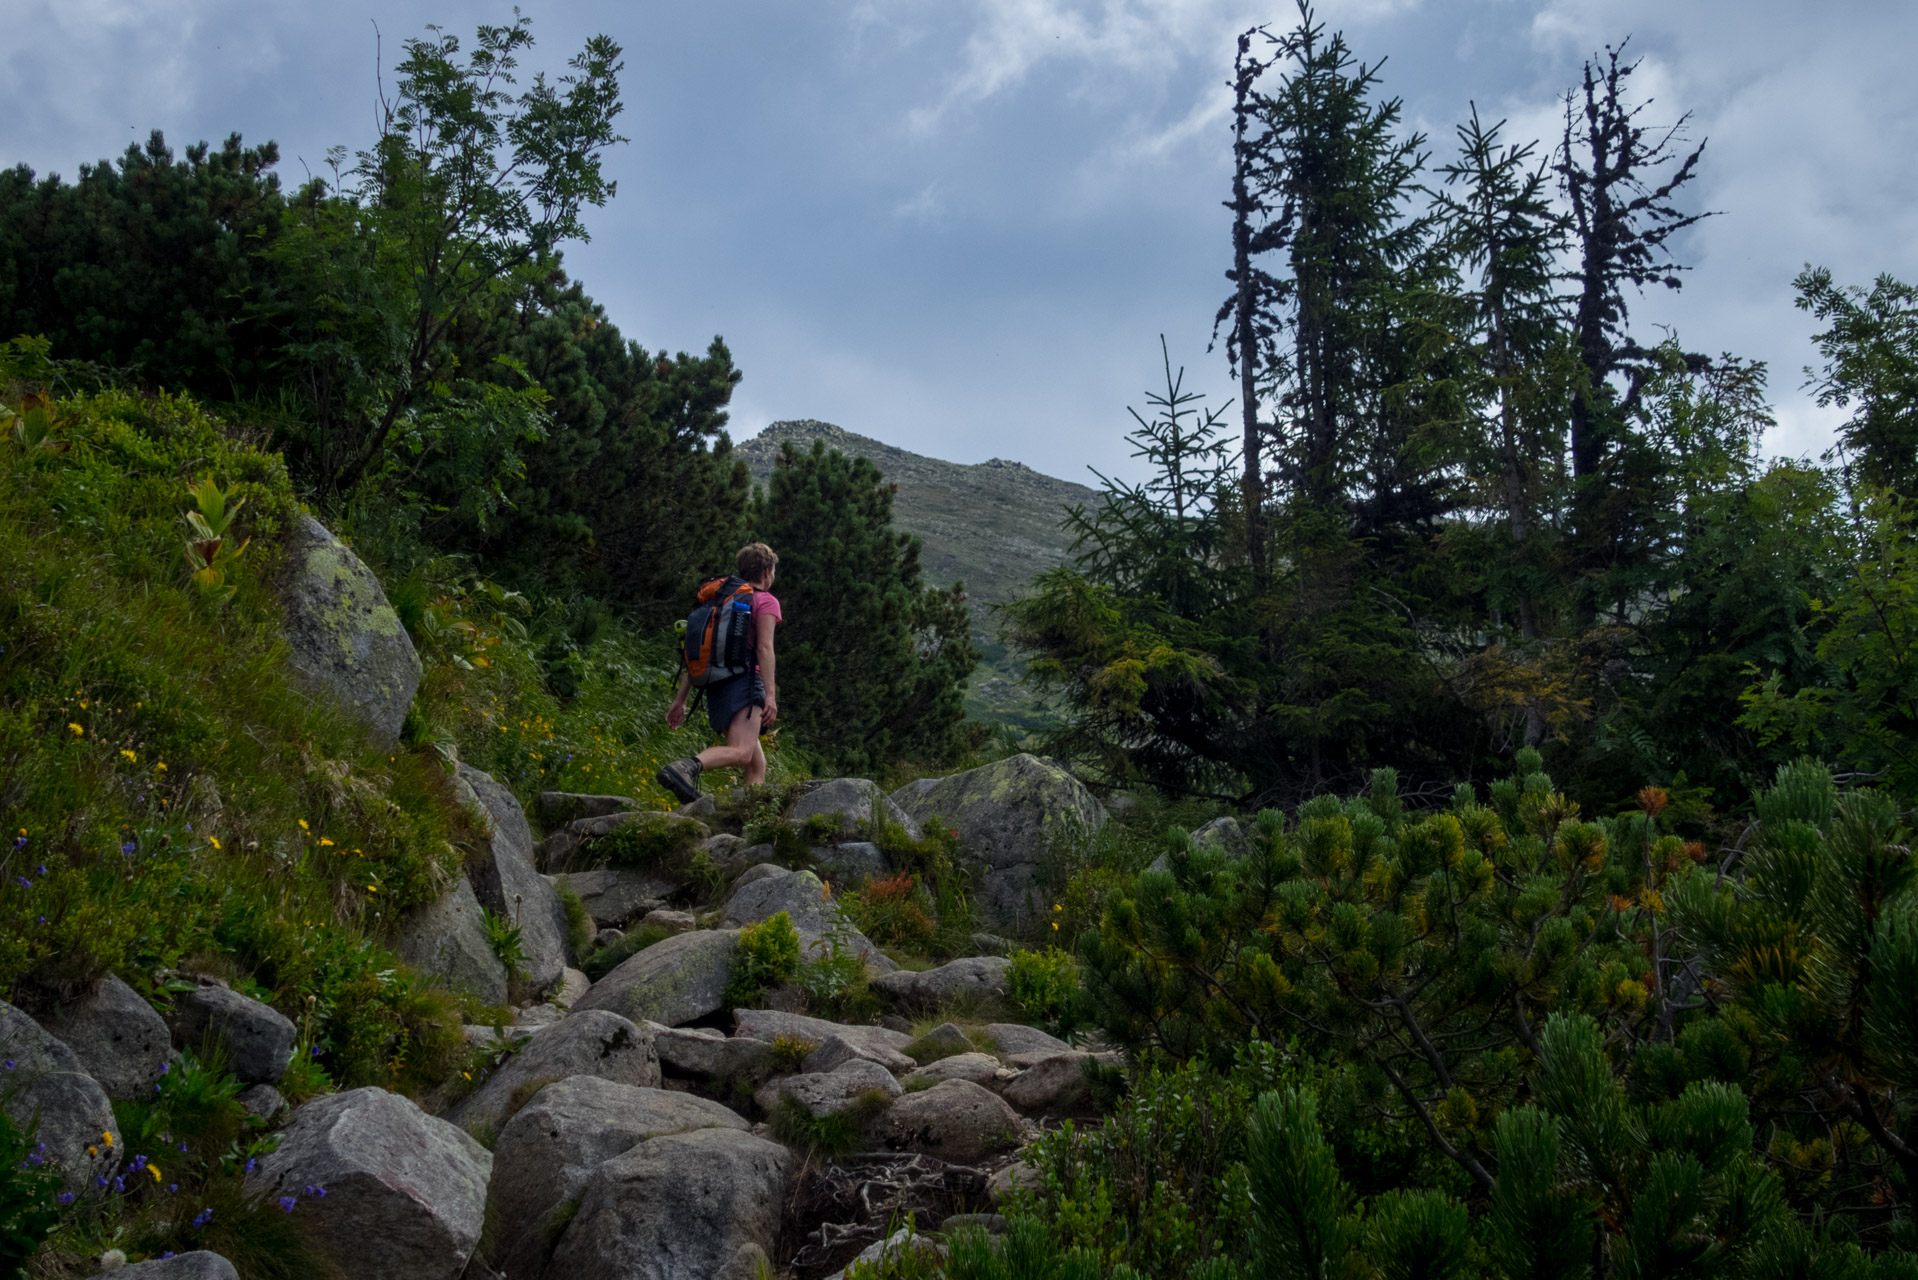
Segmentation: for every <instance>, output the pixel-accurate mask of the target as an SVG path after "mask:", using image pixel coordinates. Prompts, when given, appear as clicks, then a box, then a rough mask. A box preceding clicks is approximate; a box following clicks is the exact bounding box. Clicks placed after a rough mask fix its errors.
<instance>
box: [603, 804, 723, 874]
mask: <svg viewBox="0 0 1918 1280" xmlns="http://www.w3.org/2000/svg"><path fill="white" fill-rule="evenodd" d="M702 830H703V828H701V826H700V825H699V824H698V823H696V822H688V821H687V820H686V819H684V818H677V817H673V816H671V815H668V814H663V813H646V814H637V815H635V816H633V817H632V818H629V819H627V820H626V821H624V822H622V823H620V824H619V825H618V826H616V827H614V828H613V829H612V830H611V831H609V832H607V833H606V834H605V835H603V836H595V837H594V838H593V839H592V841H591V843H590V844H588V845H587V848H586V856H587V857H588V858H589V859H590V860H591V862H592V863H594V864H596V865H604V866H613V867H633V868H635V869H637V870H641V871H664V872H674V871H679V870H682V869H683V868H684V867H685V865H686V863H687V861H688V860H689V859H690V858H691V857H692V852H693V850H694V849H695V848H696V847H698V845H699V842H700V841H701V840H703V839H705V836H704V835H703V834H702Z"/></svg>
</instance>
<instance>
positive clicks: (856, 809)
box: [786, 778, 920, 840]
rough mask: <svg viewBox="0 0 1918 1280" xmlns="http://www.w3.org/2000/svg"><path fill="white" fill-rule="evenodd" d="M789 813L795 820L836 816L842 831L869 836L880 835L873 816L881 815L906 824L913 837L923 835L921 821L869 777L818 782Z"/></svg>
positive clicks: (885, 820) (906, 828) (880, 816)
mask: <svg viewBox="0 0 1918 1280" xmlns="http://www.w3.org/2000/svg"><path fill="white" fill-rule="evenodd" d="M786 816H787V817H788V818H790V819H791V820H792V821H794V822H804V821H805V820H806V819H808V818H817V817H831V818H837V819H839V820H840V830H842V831H846V832H856V833H858V834H860V835H863V836H867V837H871V836H875V835H877V834H878V832H876V831H874V830H873V829H872V821H873V819H874V818H878V819H880V820H881V821H883V822H889V823H891V824H892V825H894V826H897V827H904V828H905V831H906V834H907V835H908V836H910V837H912V838H913V839H914V840H917V839H919V837H920V830H919V823H918V822H916V821H915V820H914V819H913V817H912V816H911V815H910V814H908V813H907V812H906V811H905V810H904V809H902V808H900V807H899V806H898V805H897V804H896V803H894V801H893V800H892V798H891V797H890V796H888V795H887V794H886V793H885V792H884V791H881V790H880V789H879V784H878V783H876V782H873V781H870V780H869V779H866V778H831V779H828V780H827V781H825V782H819V783H815V784H813V785H812V786H811V787H809V788H807V790H806V793H805V794H804V795H802V796H800V797H799V799H798V800H797V801H796V802H795V803H794V804H793V807H792V810H791V812H790V813H788V814H787V815H786Z"/></svg>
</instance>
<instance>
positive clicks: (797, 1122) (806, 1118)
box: [770, 1089, 891, 1156]
mask: <svg viewBox="0 0 1918 1280" xmlns="http://www.w3.org/2000/svg"><path fill="white" fill-rule="evenodd" d="M890 1101H891V1099H889V1098H888V1097H886V1095H885V1094H883V1093H881V1092H880V1091H879V1090H877V1089H873V1090H869V1091H868V1092H866V1093H862V1094H860V1095H859V1097H858V1098H856V1099H854V1100H853V1102H852V1104H851V1105H850V1106H848V1107H845V1108H843V1109H842V1110H839V1111H835V1112H833V1113H831V1114H830V1115H823V1116H816V1115H814V1114H813V1113H812V1112H810V1111H808V1110H806V1108H805V1106H804V1105H803V1104H802V1103H800V1102H798V1101H796V1100H794V1099H792V1098H781V1099H780V1100H779V1104H778V1105H777V1106H775V1107H774V1108H773V1113H772V1115H771V1117H770V1121H771V1124H772V1131H773V1136H774V1137H775V1138H777V1139H779V1140H780V1141H781V1142H783V1143H785V1144H786V1145H787V1146H789V1147H792V1148H794V1149H796V1150H798V1151H802V1152H804V1153H806V1154H807V1155H820V1156H841V1155H845V1154H846V1153H847V1152H848V1151H855V1150H857V1149H858V1148H859V1144H860V1143H861V1141H863V1140H864V1138H865V1134H866V1126H867V1125H868V1124H870V1123H871V1122H872V1119H873V1117H875V1116H877V1115H878V1114H879V1113H880V1112H882V1111H884V1110H885V1109H886V1106H887V1104H888V1103H889V1102H890Z"/></svg>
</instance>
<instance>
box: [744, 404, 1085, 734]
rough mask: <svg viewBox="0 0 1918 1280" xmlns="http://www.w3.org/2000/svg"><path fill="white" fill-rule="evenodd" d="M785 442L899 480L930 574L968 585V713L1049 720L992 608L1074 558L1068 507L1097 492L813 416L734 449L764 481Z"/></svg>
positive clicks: (903, 511) (897, 516)
mask: <svg viewBox="0 0 1918 1280" xmlns="http://www.w3.org/2000/svg"><path fill="white" fill-rule="evenodd" d="M788 440H790V441H792V443H793V446H794V447H795V448H797V449H811V448H812V445H813V441H815V440H823V441H825V443H826V447H827V448H828V449H837V450H839V452H841V453H843V454H846V455H848V456H850V457H864V458H869V459H871V460H872V463H873V465H874V466H876V467H878V468H879V470H880V473H881V474H883V475H884V476H885V477H886V479H888V480H890V481H891V482H893V483H894V484H896V485H898V486H899V492H898V494H897V496H895V497H894V499H893V506H892V513H893V523H894V524H896V525H897V526H898V527H899V528H901V529H903V530H905V531H906V532H908V533H916V534H918V535H919V539H920V542H921V543H922V544H923V550H922V552H921V563H923V564H924V566H925V570H926V578H927V580H928V581H929V582H932V583H935V584H937V585H939V586H949V585H951V584H952V583H954V582H963V583H965V584H966V596H967V598H968V599H969V600H970V601H971V602H972V613H973V629H974V631H975V633H976V634H977V636H978V639H979V642H980V648H981V649H982V651H983V653H984V657H985V660H984V661H983V662H982V663H981V664H980V666H979V670H978V672H977V673H976V674H975V675H974V676H973V679H972V686H971V688H970V689H968V690H967V694H968V696H967V710H968V712H969V713H970V714H971V715H973V716H974V717H975V718H977V719H981V720H988V721H995V720H996V721H1003V722H1005V723H1008V724H1012V725H1017V726H1021V727H1026V728H1031V727H1035V726H1037V725H1039V724H1041V723H1043V722H1044V719H1045V717H1044V716H1043V715H1042V713H1041V712H1040V710H1039V708H1038V707H1036V706H1035V704H1034V700H1033V698H1032V696H1031V693H1030V691H1028V690H1027V689H1026V688H1025V687H1024V686H1023V685H1021V684H1020V683H1019V677H1020V675H1021V673H1022V667H1021V665H1020V664H1019V663H1018V661H1017V660H1016V659H1015V658H1014V657H1013V656H1012V655H1010V654H1008V653H1007V652H1006V651H1005V648H1004V647H1003V646H1002V645H1000V644H999V643H998V642H997V641H996V640H995V639H994V636H995V635H996V633H997V632H998V630H999V628H998V625H997V623H996V621H995V620H994V619H993V617H992V615H991V613H990V611H989V608H988V606H991V605H995V604H1003V603H1005V602H1006V601H1008V600H1011V599H1014V598H1016V597H1017V596H1019V595H1020V594H1022V593H1023V592H1024V591H1025V590H1026V588H1027V587H1028V586H1029V585H1030V584H1031V582H1032V580H1033V578H1035V577H1037V576H1038V575H1039V574H1041V573H1044V572H1045V571H1046V570H1047V569H1051V568H1054V567H1056V566H1058V565H1061V564H1064V563H1065V562H1066V561H1067V560H1069V559H1070V558H1071V556H1072V537H1071V535H1069V534H1067V533H1065V532H1063V531H1061V529H1060V528H1059V523H1060V521H1061V520H1063V519H1064V518H1065V512H1066V508H1067V507H1068V506H1070V505H1072V504H1074V503H1093V502H1096V501H1097V500H1098V497H1099V494H1098V491H1097V490H1095V489H1089V488H1087V487H1086V486H1085V485H1082V484H1074V483H1072V482H1071V481H1070V480H1059V479H1056V478H1054V477H1052V476H1048V475H1041V474H1040V473H1039V472H1037V471H1034V470H1033V469H1032V468H1031V467H1028V466H1026V465H1024V464H1023V463H1018V462H1007V461H1005V460H1003V459H1000V458H994V459H993V460H992V461H990V462H981V463H975V464H966V463H959V462H943V461H941V460H940V459H938V458H928V457H925V456H923V455H921V454H917V453H909V452H907V451H906V450H904V449H900V448H897V447H895V446H893V445H889V444H886V443H885V442H884V441H881V440H874V439H873V438H872V437H870V436H862V435H855V434H853V433H852V432H850V431H847V430H845V429H843V428H841V427H835V426H833V425H832V424H831V423H829V422H816V421H813V420H812V419H804V420H801V421H796V422H775V423H773V424H772V425H771V426H769V427H767V428H766V429H765V430H764V431H762V432H760V433H759V434H758V435H756V436H754V437H753V438H752V439H750V440H747V441H745V442H744V443H742V444H739V445H736V446H734V452H735V453H736V454H737V455H738V456H739V457H740V458H742V459H744V460H745V463H746V466H747V467H748V468H749V469H750V470H751V471H752V475H753V479H754V480H757V481H759V482H760V483H762V484H763V483H765V481H766V478H767V477H768V476H770V475H771V474H772V469H773V460H774V459H775V458H777V457H778V456H779V446H780V445H781V444H783V443H785V442H786V441H788Z"/></svg>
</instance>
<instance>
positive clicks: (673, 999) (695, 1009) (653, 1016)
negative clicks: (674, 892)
mask: <svg viewBox="0 0 1918 1280" xmlns="http://www.w3.org/2000/svg"><path fill="white" fill-rule="evenodd" d="M738 945H739V932H738V930H736V929H700V930H695V931H694V932H692V933H682V934H679V935H678V936H677V937H672V938H667V939H664V940H663V941H660V942H655V943H654V944H653V945H652V946H650V947H647V948H646V949H645V950H644V951H641V952H639V953H638V954H637V955H633V956H629V957H627V958H626V960H624V961H623V962H621V964H620V966H619V967H618V968H617V969H614V970H613V971H612V972H611V973H609V974H607V975H606V976H605V977H603V978H601V979H600V980H599V981H598V982H595V983H594V984H593V986H592V989H591V990H590V991H588V992H587V993H586V995H585V997H584V998H583V999H582V1000H580V1001H579V1003H577V1004H575V1005H574V1006H573V1012H574V1013H575V1014H576V1015H577V1014H578V1013H580V1012H581V1011H583V1010H588V1009H605V1010H608V1011H610V1012H613V1013H617V1014H619V1015H620V1016H621V1017H624V1018H630V1019H632V1020H633V1021H634V1022H659V1023H664V1024H665V1025H666V1026H669V1027H675V1026H678V1025H680V1024H681V1023H686V1022H692V1021H694V1020H696V1019H699V1018H703V1017H705V1016H706V1015H708V1014H711V1013H717V1012H719V1010H720V1009H722V1008H723V1007H725V999H724V997H725V992H726V982H727V979H728V978H730V977H731V976H732V971H733V951H734V949H735V948H736V947H737V946H738Z"/></svg>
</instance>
